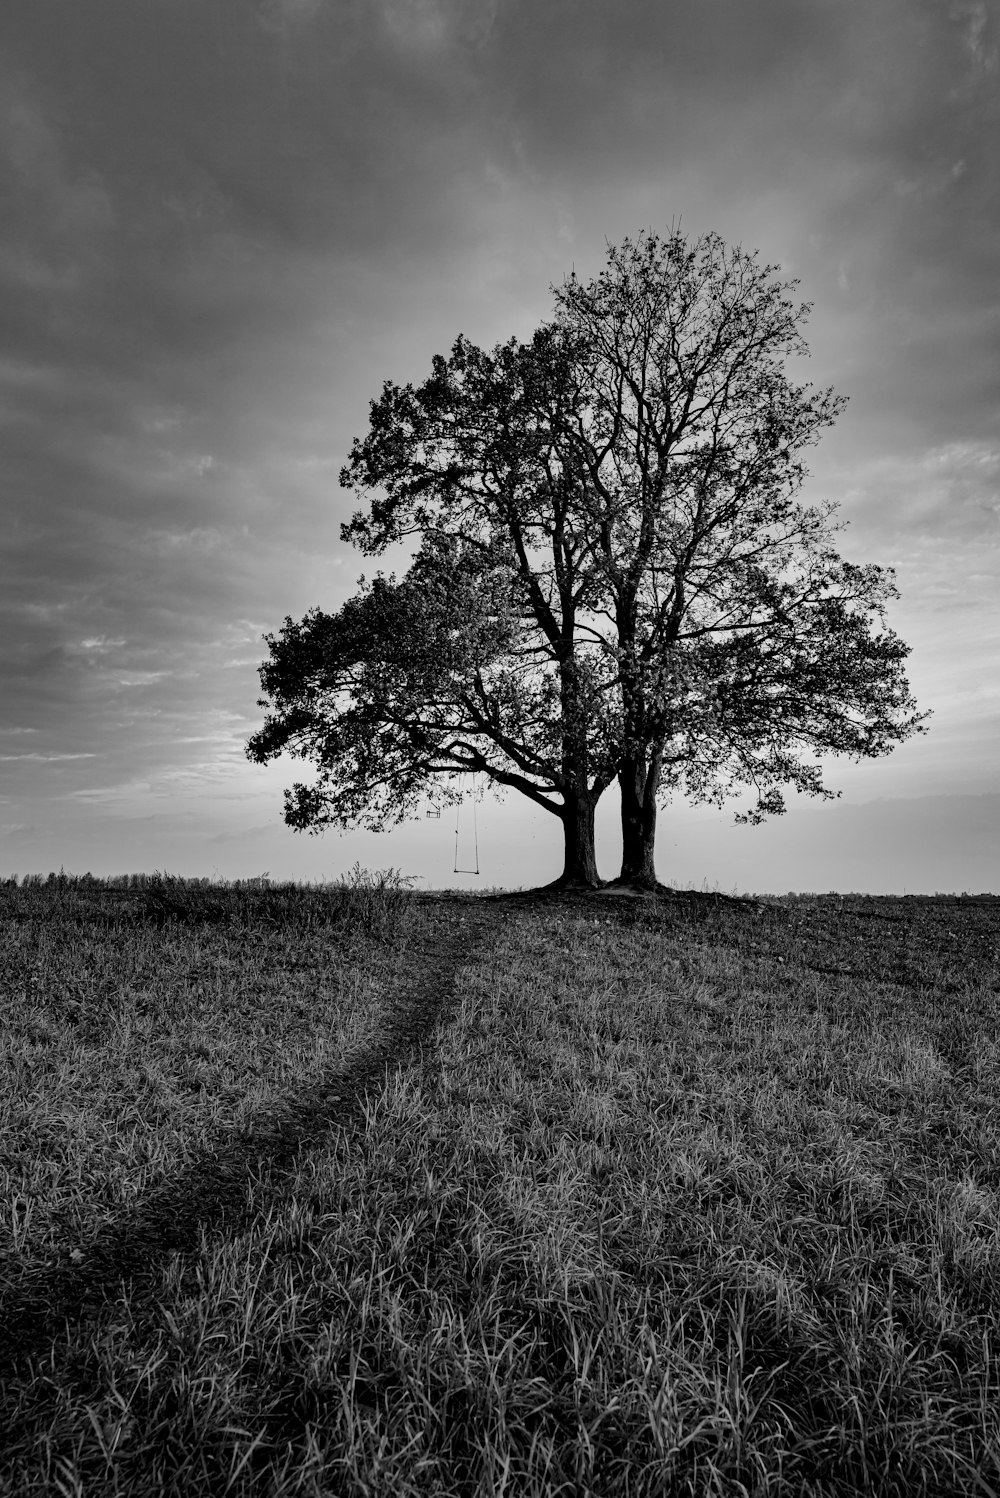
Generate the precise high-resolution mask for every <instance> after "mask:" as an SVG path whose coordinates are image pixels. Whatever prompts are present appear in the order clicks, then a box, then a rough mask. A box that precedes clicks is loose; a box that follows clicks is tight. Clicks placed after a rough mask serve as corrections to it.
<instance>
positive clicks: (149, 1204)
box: [0, 897, 502, 1376]
mask: <svg viewBox="0 0 1000 1498" xmlns="http://www.w3.org/2000/svg"><path fill="white" fill-rule="evenodd" d="M428 903H429V904H431V902H428ZM434 903H436V902H434ZM500 919H502V917H501V916H500V915H499V913H498V912H497V911H495V910H494V911H492V912H489V911H488V910H487V909H486V907H485V906H484V905H482V904H480V903H479V902H478V901H477V900H461V899H460V898H459V899H455V897H452V898H451V899H450V900H448V901H441V902H440V904H439V908H438V909H437V910H436V911H435V910H433V909H431V910H429V911H428V914H427V917H426V922H427V924H426V926H425V928H424V929H423V930H420V931H419V932H417V933H414V935H413V936H412V937H411V938H409V939H408V941H407V958H408V960H409V961H410V962H411V963H412V970H411V972H410V974H409V977H408V979H407V980H406V981H405V982H404V983H403V984H402V985H401V987H400V988H399V989H398V991H397V994H396V997H395V1002H394V1004H393V1006H392V1008H393V1016H394V1017H393V1019H392V1020H391V1021H390V1022H389V1024H388V1025H387V1026H386V1027H385V1029H384V1030H383V1031H382V1032H381V1034H380V1035H378V1036H377V1038H376V1039H375V1040H374V1041H373V1043H372V1044H371V1045H370V1046H369V1047H367V1048H366V1049H365V1050H363V1051H362V1052H361V1053H360V1055H359V1056H358V1057H357V1059H356V1060H355V1061H354V1063H353V1064H352V1065H351V1066H350V1067H348V1068H346V1069H344V1070H341V1071H335V1070H331V1071H330V1072H328V1073H326V1074H325V1075H324V1076H322V1077H321V1078H320V1079H319V1081H317V1082H313V1083H311V1084H310V1085H309V1086H308V1087H304V1088H303V1089H301V1091H299V1092H297V1093H294V1094H292V1095H290V1096H286V1098H285V1099H284V1101H283V1102H281V1103H279V1104H278V1105H277V1107H271V1108H269V1109H268V1110H267V1112H266V1114H264V1115H262V1116H261V1118H259V1119H258V1120H257V1121H256V1122H255V1124H254V1125H253V1127H252V1128H251V1129H249V1130H244V1131H242V1132H241V1133H240V1134H238V1135H235V1136H234V1137H232V1138H231V1139H230V1140H228V1141H219V1142H218V1143H217V1144H216V1145H214V1146H211V1147H209V1148H206V1149H203V1150H202V1151H200V1152H199V1154H198V1155H197V1156H196V1157H195V1159H194V1160H193V1161H192V1162H191V1163H190V1164H189V1165H187V1166H186V1167H185V1168H184V1169H183V1170H180V1171H178V1172H177V1173H176V1174H174V1175H173V1176H169V1177H167V1178H166V1179H165V1180H162V1181H159V1182H157V1184H156V1185H155V1186H152V1187H151V1188H150V1189H149V1190H148V1191H146V1192H145V1193H144V1194H143V1196H142V1197H141V1198H140V1199H139V1201H138V1202H134V1203H130V1204H129V1206H128V1207H127V1208H125V1209H123V1210H122V1211H121V1212H120V1213H119V1214H118V1215H117V1216H116V1217H115V1218H113V1219H112V1221H111V1222H110V1223H108V1224H107V1225H106V1226H105V1227H103V1228H102V1229H101V1230H100V1232H99V1233H98V1234H97V1235H96V1236H95V1237H94V1238H93V1239H91V1240H89V1241H88V1242H87V1243H86V1244H84V1245H83V1246H82V1253H80V1256H79V1261H78V1262H73V1261H72V1259H71V1260H70V1262H63V1263H58V1264H55V1265H52V1264H48V1265H44V1266H38V1265H34V1266H33V1265H32V1264H31V1263H30V1262H29V1263H28V1264H27V1265H26V1267H25V1269H24V1271H23V1273H22V1274H21V1275H20V1276H19V1277H18V1279H17V1280H16V1281H14V1282H13V1284H10V1283H8V1287H6V1293H3V1292H0V1296H2V1298H0V1376H7V1375H9V1374H10V1373H13V1372H15V1371H16V1370H17V1368H18V1365H19V1364H21V1363H23V1362H24V1361H25V1360H26V1359H29V1358H31V1357H32V1356H37V1355H38V1353H39V1352H41V1351H43V1350H44V1349H45V1347H46V1346H47V1344H49V1343H50V1342H51V1341H52V1340H53V1339H54V1337H55V1336H57V1335H58V1334H59V1333H60V1332H61V1331H62V1329H63V1327H64V1325H65V1324H66V1323H67V1322H69V1323H71V1324H73V1323H81V1322H84V1321H86V1320H88V1319H90V1318H92V1317H93V1316H94V1315H96V1314H97V1313H98V1312H99V1311H100V1309H101V1307H102V1305H103V1304H105V1303H106V1302H108V1301H111V1300H114V1299H116V1298H118V1296H119V1295H120V1294H121V1291H122V1289H123V1288H125V1289H127V1291H128V1293H129V1296H130V1298H134V1297H135V1295H136V1294H137V1293H138V1294H139V1295H140V1296H142V1295H143V1293H145V1295H146V1296H148V1295H149V1294H151V1293H153V1292H154V1291H155V1287H156V1283H157V1279H158V1272H159V1270H160V1269H161V1268H162V1267H163V1265H164V1263H165V1262H166V1260H167V1259H168V1258H169V1257H170V1256H171V1255H172V1254H176V1253H191V1252H193V1251H194V1250H196V1249H197V1247H198V1244H199V1240H200V1234H201V1232H202V1230H203V1229H204V1230H208V1231H212V1232H216V1233H221V1232H226V1233H230V1232H238V1231H239V1230H240V1229H241V1228H244V1227H245V1226H246V1225H247V1223H248V1222H249V1221H250V1220H251V1219H252V1218H253V1217H254V1216H255V1215H257V1211H258V1208H256V1207H255V1206H254V1204H253V1192H252V1191H251V1189H249V1188H250V1187H251V1183H252V1182H253V1181H254V1180H255V1179H256V1178H258V1177H259V1178H260V1181H261V1184H262V1186H263V1184H264V1182H265V1181H266V1183H267V1189H268V1191H269V1192H270V1193H278V1192H280V1190H281V1183H282V1178H284V1179H285V1180H286V1181H289V1182H290V1181H291V1180H292V1179H294V1175H295V1159H296V1156H297V1155H298V1154H299V1152H300V1151H301V1150H303V1149H307V1148H309V1147H310V1146H311V1145H314V1144H316V1143H318V1141H319V1140H321V1139H322V1138H323V1137H324V1136H325V1135H326V1134H328V1133H329V1132H330V1131H331V1130H333V1129H335V1128H338V1127H344V1128H347V1127H351V1126H355V1125H356V1124H357V1123H358V1121H359V1120H360V1117H361V1115H362V1111H363V1107H364V1103H365V1101H366V1099H367V1098H368V1097H369V1095H370V1094H372V1093H375V1092H377V1091H378V1090H379V1089H380V1088H381V1087H382V1086H383V1085H384V1083H385V1080H386V1078H387V1075H388V1073H389V1072H390V1071H391V1070H393V1069H394V1068H395V1067H397V1066H399V1065H401V1064H408V1063H412V1062H413V1061H415V1060H416V1059H417V1058H418V1054H419V1052H420V1051H421V1049H422V1047H423V1043H424V1042H425V1040H426V1039H427V1038H428V1037H429V1036H430V1035H431V1034H432V1033H433V1031H434V1028H435V1026H436V1025H438V1024H447V1023H448V1022H449V1021H450V1020H451V1019H452V1018H453V1017H454V1010H455V1005H456V993H455V982H456V977H457V974H458V971H459V969H460V968H462V967H464V966H466V965H467V964H468V962H469V961H470V960H471V959H472V958H473V957H474V955H475V952H476V949H477V947H478V945H479V943H480V941H481V940H482V938H483V936H484V935H485V934H486V933H487V932H488V931H491V930H494V929H495V928H496V926H497V925H498V923H499V920H500ZM78 1252H79V1251H78Z"/></svg>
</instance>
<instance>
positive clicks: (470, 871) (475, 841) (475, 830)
mask: <svg viewBox="0 0 1000 1498" xmlns="http://www.w3.org/2000/svg"><path fill="white" fill-rule="evenodd" d="M469 778H470V779H471V781H472V836H473V845H474V847H475V850H476V867H475V868H474V869H463V868H459V864H458V828H459V822H460V821H461V817H462V802H461V800H460V801H459V803H458V805H457V807H456V808H455V869H454V872H455V873H456V874H478V873H479V818H478V817H477V815H476V776H475V774H474V773H473V774H472V775H470V777H469Z"/></svg>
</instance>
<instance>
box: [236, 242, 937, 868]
mask: <svg viewBox="0 0 1000 1498" xmlns="http://www.w3.org/2000/svg"><path fill="white" fill-rule="evenodd" d="M794 287H795V283H794V282H790V281H788V282H783V281H781V280H780V279H779V278H778V277H777V275H776V269H775V267H772V266H766V265H761V264H760V262H759V261H758V259H757V257H756V256H754V255H750V254H747V253H746V252H744V251H742V250H741V249H730V248H728V247H727V246H726V245H725V244H724V243H723V242H722V241H721V240H720V239H719V238H718V236H715V235H708V236H705V237H704V238H702V239H700V240H697V241H695V242H694V243H693V244H689V243H688V242H687V241H686V240H685V239H684V238H683V236H681V235H680V234H679V233H672V234H671V235H670V236H669V237H668V238H667V239H660V238H658V237H657V236H656V235H653V234H647V235H643V236H641V237H640V239H639V240H638V241H637V242H636V243H632V242H631V241H628V240H626V241H625V242H624V243H623V244H622V245H621V246H620V247H617V248H615V247H612V248H610V249H609V251H608V257H607V264H606V267H605V269H604V270H603V271H602V273H601V274H600V275H599V276H598V277H597V278H596V279H595V280H592V281H590V282H587V283H582V282H580V281H578V280H577V278H576V277H575V276H570V277H569V278H568V279H567V280H566V281H565V282H564V283H563V285H562V286H561V287H559V288H557V289H556V291H555V311H554V316H553V317H552V319H551V320H550V321H549V322H548V323H546V324H544V325H543V326H542V327H540V328H539V329H538V331H537V332H536V334H535V335H534V337H533V338H532V339H531V340H529V341H528V342H526V343H521V342H519V341H518V340H516V339H512V340H510V341H509V342H508V343H506V344H502V345H500V346H499V347H497V348H495V349H493V350H492V351H491V352H486V351H483V350H481V349H479V348H477V347H476V346H475V345H473V344H471V343H470V342H469V341H468V340H466V339H464V338H461V337H460V338H458V339H457V340H456V342H455V344H454V346H453V348H452V351H451V354H450V356H449V357H448V358H444V357H442V356H437V357H436V358H435V359H434V360H433V363H432V371H431V375H430V377H429V378H428V379H427V380H426V381H425V382H424V383H423V384H422V385H421V386H419V387H414V386H413V385H405V386H399V385H394V384H392V383H391V382H387V383H386V384H385V385H384V387H383V390H382V393H381V396H380V397H379V398H378V399H376V400H374V401H372V403H371V409H370V422H369V430H368V432H367V434H366V435H365V436H364V437H363V438H359V439H358V440H357V441H356V442H355V443H354V445H353V447H352V450H351V453H350V457H349V460H348V462H347V464H346V465H345V467H344V470H343V472H342V474H341V483H342V485H344V486H345V487H348V488H351V489H353V490H354V491H355V492H356V493H357V494H358V495H359V497H360V498H361V499H362V501H363V508H362V509H359V510H358V511H357V513H356V514H355V515H354V516H353V518H352V520H351V521H350V522H349V523H348V524H347V525H345V526H344V527H343V535H344V538H345V539H346V540H349V541H351V542H353V543H354V544H356V545H357V546H358V547H359V548H360V549H361V550H362V551H363V552H365V553H366V554H369V555H379V554H381V553H382V552H384V551H385V549H386V548H387V547H388V546H389V545H390V544H392V543H395V542H399V541H406V540H408V539H414V540H415V541H416V542H417V544H418V549H417V552H416V555H415V557H414V560H413V562H412V564H411V566H410V568H409V570H408V572H407V574H406V576H405V577H404V578H403V579H402V581H400V582H397V581H396V579H395V578H390V579H385V578H383V577H381V576H379V577H378V578H376V580H375V582H374V583H373V584H371V585H363V588H362V592H361V593H360V594H359V595H358V596H357V597H356V598H354V599H351V600H349V601H348V602H347V603H346V604H345V605H344V606H343V607H342V608H341V610H340V611H339V613H337V614H335V615H327V614H323V613H321V612H320V611H319V610H312V611H311V612H310V613H309V614H308V615H306V617H305V618H304V619H303V620H302V621H301V622H300V623H298V624H293V622H292V621H291V620H290V619H288V620H286V622H285V626H284V629H283V630H282V632H281V635H280V637H279V638H275V637H273V636H269V637H268V644H269V647H270V655H271V659H270V661H269V662H266V663H265V664H264V666H263V667H262V668H261V681H262V685H263V688H264V691H265V693H266V694H267V696H266V697H265V698H264V699H262V703H261V705H262V706H264V707H266V708H269V709H270V716H269V717H268V719H267V721H266V723H265V726H264V728H263V729H262V730H261V731H260V732H259V733H258V734H256V735H255V736H254V737H253V738H252V739H251V741H250V744H249V745H248V753H249V754H250V755H251V757H252V758H255V759H258V760H261V761H263V760H266V759H269V758H272V757H274V756H275V755H277V754H280V753H281V752H282V750H285V749H290V750H291V751H292V752H293V753H298V754H300V755H301V756H302V757H304V758H306V759H309V760H311V761H312V762H313V763H314V764H315V765H316V766H317V768H318V770H319V777H318V779H317V780H316V781H315V783H314V784H312V785H311V786H308V787H306V786H301V785H299V786H296V787H295V789H294V791H293V792H291V793H289V794H288V795H287V796H286V820H287V821H288V822H289V823H290V824H291V825H292V826H296V827H303V828H317V827H319V826H322V825H328V824H330V823H335V824H338V825H344V826H347V825H357V824H360V825H367V826H372V827H378V826H382V825H384V824H385V823H386V821H388V820H392V819H396V820H398V819H400V818H401V817H403V816H405V815H407V814H409V813H410V812H411V811H412V810H413V809H414V807H415V805H416V804H417V802H418V801H419V799H420V797H421V796H422V795H425V794H426V792H427V789H428V786H429V785H431V784H432V783H435V781H436V780H439V779H440V778H441V777H444V778H445V781H446V783H447V779H448V777H453V776H454V775H455V774H456V773H459V772H460V771H462V770H468V769H475V770H481V771H483V772H484V773H485V774H486V775H487V776H488V777H489V778H490V779H491V780H492V781H493V782H494V784H495V785H497V786H498V787H500V788H510V789H515V790H518V791H520V792H521V793H522V794H524V795H527V796H528V797H529V798H530V799H532V800H533V801H534V802H535V803H536V804H538V805H542V806H544V807H545V808H546V809H547V810H549V811H551V812H553V813H554V814H556V815H557V816H558V817H559V818H560V819H561V821H562V825H563V829H564V840H565V860H564V871H563V876H562V877H563V879H564V880H566V881H568V882H582V883H591V884H592V883H596V882H598V875H597V865H596V858H595V854H594V847H593V816H594V807H595V806H596V803H597V800H598V799H599V797H600V796H601V795H602V794H603V792H604V790H606V789H607V788H608V786H609V785H610V784H611V783H612V782H613V781H614V779H615V778H616V777H617V779H618V783H619V786H620V790H621V804H622V835H623V862H622V873H621V877H622V878H624V879H627V880H629V881H636V882H640V883H648V882H650V881H652V880H655V866H654V843H655V828H656V808H657V803H658V800H659V799H662V798H663V797H664V796H669V795H670V794H673V793H681V794H684V795H687V796H690V797H694V798H696V799H710V800H714V801H719V802H721V801H722V800H723V799H725V798H726V797H727V796H729V795H731V794H732V793H733V792H734V790H736V789H738V788H739V787H741V786H750V787H752V788H753V789H754V791H755V793H756V803H755V805H753V806H752V807H751V808H750V810H749V811H748V812H746V813H744V816H745V817H747V818H749V819H750V820H758V819H760V818H761V817H762V816H764V815H767V814H769V813H773V812H779V811H780V810H781V809H782V807H783V802H782V796H781V788H782V787H783V786H785V785H792V786H794V787H795V788H796V789H798V790H801V791H805V792H807V793H810V794H818V795H828V794H830V793H829V792H828V791H827V790H826V789H825V787H824V785H823V780H822V772H821V766H820V762H819V756H820V755H821V754H823V753H838V754H848V755H851V756H854V757H859V756H862V755H878V754H883V753H886V752H887V751H888V750H889V749H891V748H892V747H893V745H894V744H896V743H898V742H900V741H901V740H903V739H905V738H906V737H908V736H909V735H910V734H911V733H913V732H916V731H919V730H920V729H921V727H922V720H921V718H920V716H919V715H918V714H917V712H916V710H915V704H914V702H913V700H912V697H911V696H910V693H909V687H908V684H907V682H906V678H905V676H904V675H903V670H902V667H903V662H904V660H905V658H906V655H907V653H908V651H907V647H906V646H905V644H903V642H902V641H901V640H900V639H899V638H898V636H896V635H895V634H894V633H893V632H892V631H891V630H890V629H889V628H888V626H887V625H886V624H885V620H884V611H885V605H886V603H887V601H888V600H889V599H891V598H892V597H893V596H895V588H894V582H893V577H892V574H891V572H889V571H888V570H885V569H882V568H879V567H876V566H872V565H868V566H855V565H852V564H850V563H848V562H846V561H844V560H843V559H842V558H841V557H840V556H839V554H838V553H837V551H836V550H835V548H834V545H833V542H834V539H835V535H836V530H837V526H836V524H835V521H834V513H835V510H834V506H833V505H832V504H807V503H805V502H804V501H803V499H802V498H801V494H800V491H801V487H802V483H803V479H804V476H805V468H804V464H803V461H802V455H803V452H804V450H805V449H806V448H807V447H809V446H810V445H811V444H812V443H814V442H815V441H816V440H818V437H819V435H820V434H821V433H822V431H823V430H824V429H825V428H827V427H829V426H830V424H831V423H832V422H833V421H834V419H835V418H836V416H837V414H838V412H839V411H840V409H841V407H842V405H843V401H842V400H841V399H840V398H839V397H837V396H835V395H834V394H833V393H832V392H831V391H829V390H820V391H816V390H814V389H813V387H811V386H809V385H799V384H795V383H794V382H793V381H792V380H791V379H790V378H789V375H788V370H787V364H788V361H789V360H790V359H791V358H793V357H796V356H801V355H803V354H804V353H805V352H806V346H805V343H804V340H803V338H802V333H801V325H802V323H803V322H804V320H805V318H806V316H807V313H808V310H809V309H808V307H807V306H805V305H798V306H797V305H796V304H795V303H794V302H793V301H792V300H791V299H790V294H791V293H792V291H793V290H794Z"/></svg>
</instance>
